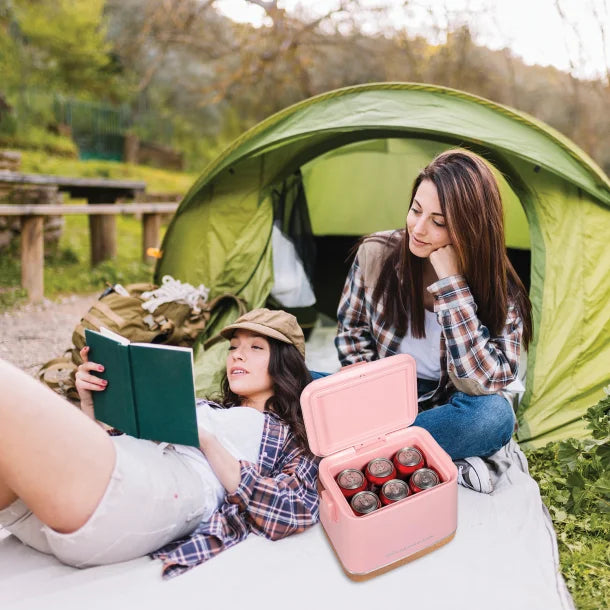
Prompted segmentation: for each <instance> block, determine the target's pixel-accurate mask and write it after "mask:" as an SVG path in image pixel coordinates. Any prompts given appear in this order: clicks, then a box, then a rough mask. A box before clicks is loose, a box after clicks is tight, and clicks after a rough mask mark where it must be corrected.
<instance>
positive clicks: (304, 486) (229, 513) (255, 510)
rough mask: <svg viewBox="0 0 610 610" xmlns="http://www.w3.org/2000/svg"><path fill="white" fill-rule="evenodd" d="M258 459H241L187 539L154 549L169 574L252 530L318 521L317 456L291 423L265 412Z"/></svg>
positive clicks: (277, 532) (271, 534)
mask: <svg viewBox="0 0 610 610" xmlns="http://www.w3.org/2000/svg"><path fill="white" fill-rule="evenodd" d="M264 415H265V423H264V427H263V436H262V442H261V448H260V453H259V460H258V464H252V463H250V462H245V461H240V466H241V482H240V484H239V487H238V488H237V490H236V491H235V493H233V494H227V496H226V499H225V502H224V503H223V505H222V506H221V507H220V508H219V509H218V510H217V511H216V512H215V513H214V514H213V515H212V517H211V519H210V520H209V521H203V522H201V523H200V524H199V526H198V527H197V529H196V530H195V531H194V532H193V533H192V534H191V535H190V536H189V537H188V538H185V539H183V540H177V541H174V542H172V543H170V544H168V545H166V546H165V547H163V548H161V549H159V550H158V551H155V552H154V553H151V556H152V557H155V558H158V559H162V560H163V576H164V577H165V578H171V577H173V576H177V575H178V574H180V573H182V572H184V571H186V570H188V569H190V568H192V567H194V566H196V565H198V564H200V563H203V562H204V561H207V560H208V559H210V558H212V557H214V555H217V554H218V553H220V552H221V551H222V550H224V549H228V548H229V547H232V546H234V545H235V544H237V543H238V542H241V541H242V540H244V539H245V538H246V536H247V535H248V534H249V533H250V532H254V533H255V534H257V535H259V536H265V538H268V539H269V540H279V539H280V538H284V537H285V536H289V535H290V534H295V533H297V532H301V531H303V530H304V529H305V528H307V527H309V526H310V525H313V524H314V523H316V522H317V521H318V516H319V511H318V504H319V499H318V492H317V490H316V483H317V476H318V460H317V458H315V457H314V456H311V455H307V454H306V453H305V452H304V451H303V449H301V448H300V447H299V446H298V445H297V443H296V440H295V438H294V436H293V434H292V432H290V428H289V427H288V425H287V424H285V423H284V422H282V421H281V420H280V419H279V418H278V417H277V416H276V415H275V414H273V413H268V412H265V414H264Z"/></svg>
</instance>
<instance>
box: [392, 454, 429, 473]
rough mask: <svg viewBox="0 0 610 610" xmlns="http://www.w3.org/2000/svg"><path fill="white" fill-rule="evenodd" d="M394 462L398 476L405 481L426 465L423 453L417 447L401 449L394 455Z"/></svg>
mask: <svg viewBox="0 0 610 610" xmlns="http://www.w3.org/2000/svg"><path fill="white" fill-rule="evenodd" d="M392 461H393V462H394V466H395V467H396V472H398V475H399V476H401V477H404V478H405V479H406V478H407V477H408V476H410V475H412V474H413V473H414V472H415V471H416V470H419V469H420V468H423V467H424V466H425V465H426V464H425V462H424V456H423V454H422V452H421V451H420V450H419V449H417V448H416V447H403V448H402V449H399V450H398V451H397V452H396V453H395V454H394V458H393V460H392Z"/></svg>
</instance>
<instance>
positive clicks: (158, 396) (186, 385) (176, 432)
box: [85, 328, 199, 447]
mask: <svg viewBox="0 0 610 610" xmlns="http://www.w3.org/2000/svg"><path fill="white" fill-rule="evenodd" d="M85 336H86V340H87V345H88V346H89V348H90V351H89V360H91V361H92V362H98V363H99V364H103V365H104V369H105V370H104V372H103V373H96V372H94V374H96V375H98V376H99V377H102V378H104V379H107V380H108V386H107V387H106V389H105V390H103V391H101V392H93V406H94V412H95V417H96V418H97V419H98V420H100V421H102V422H104V423H105V424H108V425H110V426H114V427H115V428H117V429H119V430H121V431H122V432H125V433H126V434H130V435H131V436H135V437H137V438H145V439H149V440H153V441H161V442H166V443H176V444H180V445H192V446H194V447H198V446H199V435H198V432H197V416H196V413H195V384H194V378H193V352H192V350H191V349H190V348H185V347H176V346H173V345H156V344H152V343H130V342H129V341H128V340H127V339H125V338H124V337H121V336H120V335H118V334H116V333H113V332H112V331H110V330H108V329H105V328H101V329H100V332H96V331H93V330H89V329H86V330H85Z"/></svg>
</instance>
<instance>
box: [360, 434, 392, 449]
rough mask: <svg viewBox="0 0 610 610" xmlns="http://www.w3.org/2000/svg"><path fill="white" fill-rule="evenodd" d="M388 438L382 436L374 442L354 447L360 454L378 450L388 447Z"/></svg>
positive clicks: (370, 441) (365, 442) (369, 441)
mask: <svg viewBox="0 0 610 610" xmlns="http://www.w3.org/2000/svg"><path fill="white" fill-rule="evenodd" d="M387 442H388V441H387V438H386V437H385V436H380V437H378V438H376V439H373V440H368V441H364V442H363V443H358V444H357V445H355V446H354V449H355V451H356V453H360V452H361V451H368V450H369V449H376V448H377V447H384V446H385V445H387Z"/></svg>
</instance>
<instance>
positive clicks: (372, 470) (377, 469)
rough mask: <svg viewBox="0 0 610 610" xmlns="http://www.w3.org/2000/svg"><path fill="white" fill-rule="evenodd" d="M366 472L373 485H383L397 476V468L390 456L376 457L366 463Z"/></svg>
mask: <svg viewBox="0 0 610 610" xmlns="http://www.w3.org/2000/svg"><path fill="white" fill-rule="evenodd" d="M364 474H365V476H366V478H367V479H368V481H369V483H370V484H371V485H383V484H384V483H385V482H386V481H389V480H390V479H395V478H396V468H394V464H392V462H391V461H390V460H388V458H374V459H372V460H371V461H370V462H369V463H368V464H367V465H366V468H365V469H364Z"/></svg>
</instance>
